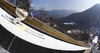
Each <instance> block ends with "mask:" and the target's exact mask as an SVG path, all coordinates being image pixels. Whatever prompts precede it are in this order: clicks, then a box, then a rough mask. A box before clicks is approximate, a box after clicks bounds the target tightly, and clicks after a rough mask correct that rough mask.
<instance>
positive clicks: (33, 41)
mask: <svg viewBox="0 0 100 53" xmlns="http://www.w3.org/2000/svg"><path fill="white" fill-rule="evenodd" d="M15 10H16V7H15V6H13V5H11V4H10V3H8V2H7V1H5V0H0V45H1V46H2V47H3V48H5V49H6V50H7V51H9V52H10V53H67V52H68V53H78V52H79V51H80V52H79V53H81V52H83V51H84V50H87V49H89V48H88V47H87V46H85V45H83V44H81V43H80V42H78V41H76V40H74V39H72V38H70V37H68V36H67V35H65V34H63V33H61V32H59V31H57V30H55V29H53V28H51V27H50V26H47V25H45V24H44V23H42V22H41V21H39V20H37V19H36V18H33V19H30V18H29V17H27V18H26V19H25V20H24V21H22V22H20V24H17V25H14V24H13V23H12V22H11V19H14V18H15V17H17V15H16V13H15ZM69 51H70V52H69ZM71 51H73V52H71ZM74 51H76V52H74Z"/></svg>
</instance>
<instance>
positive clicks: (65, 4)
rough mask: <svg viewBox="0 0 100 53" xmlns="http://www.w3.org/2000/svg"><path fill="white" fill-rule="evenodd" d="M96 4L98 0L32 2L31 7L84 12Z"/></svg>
mask: <svg viewBox="0 0 100 53" xmlns="http://www.w3.org/2000/svg"><path fill="white" fill-rule="evenodd" d="M96 3H100V0H33V1H32V6H33V8H34V9H40V8H41V7H44V8H45V10H53V9H59V10H61V9H64V10H76V11H84V10H86V9H88V8H90V7H91V6H93V5H94V4H96Z"/></svg>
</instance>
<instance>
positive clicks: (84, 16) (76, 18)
mask: <svg viewBox="0 0 100 53" xmlns="http://www.w3.org/2000/svg"><path fill="white" fill-rule="evenodd" d="M59 20H60V22H61V25H63V23H66V22H74V23H76V24H75V25H73V26H70V27H71V28H90V27H95V26H100V21H99V20H100V4H95V5H94V6H92V7H91V8H89V9H87V10H85V11H83V12H80V13H74V14H71V15H69V16H67V17H63V18H60V19H59ZM63 26H65V25H63Z"/></svg>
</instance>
